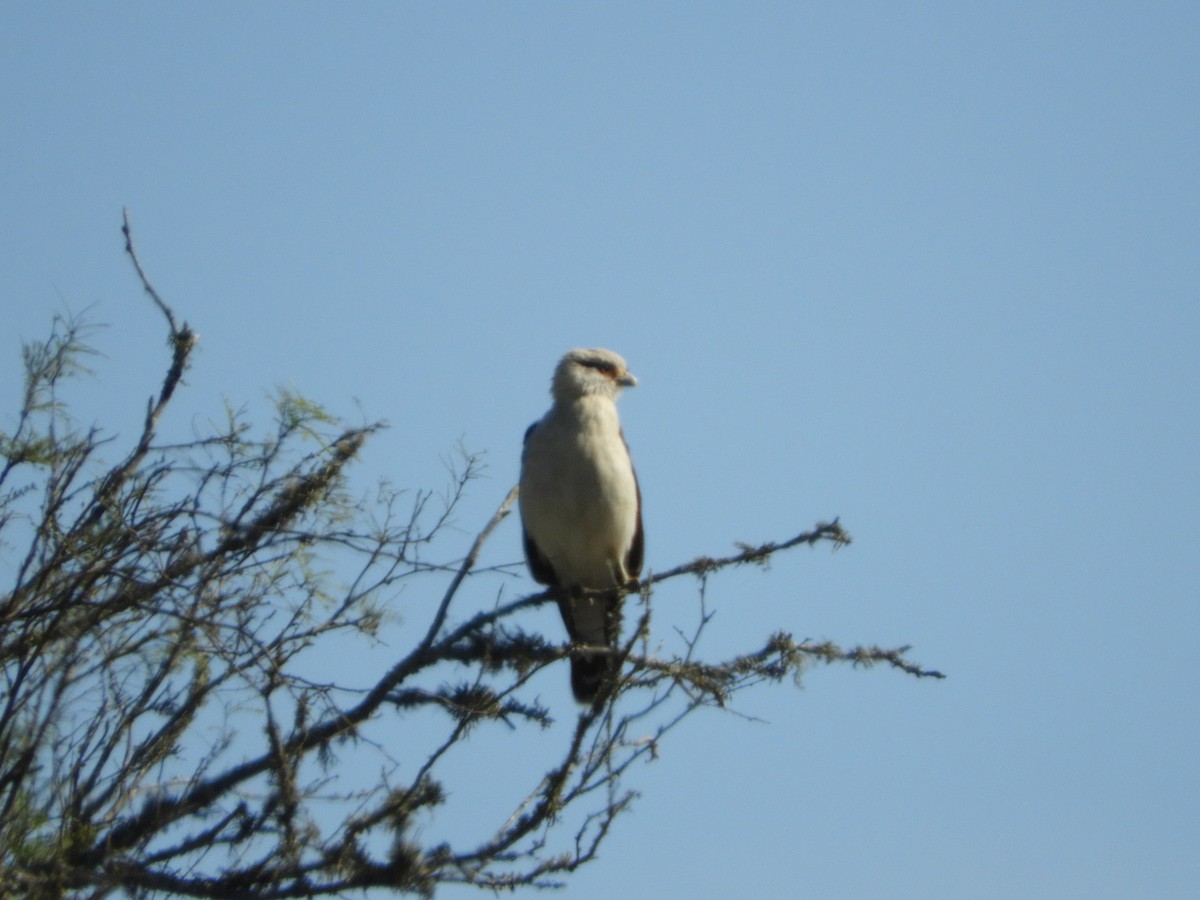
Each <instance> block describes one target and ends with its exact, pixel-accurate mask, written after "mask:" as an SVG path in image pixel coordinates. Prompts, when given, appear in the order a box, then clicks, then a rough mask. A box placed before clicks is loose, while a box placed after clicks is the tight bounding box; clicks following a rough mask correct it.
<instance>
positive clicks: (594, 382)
mask: <svg viewBox="0 0 1200 900" xmlns="http://www.w3.org/2000/svg"><path fill="white" fill-rule="evenodd" d="M635 385H637V379H636V378H634V377H633V373H631V372H630V371H629V368H628V367H627V366H626V365H625V360H624V359H622V358H621V356H620V355H619V354H616V353H613V352H612V351H611V350H604V349H601V348H598V347H597V348H593V349H591V350H572V351H571V352H570V353H568V354H567V355H566V356H564V357H563V358H562V359H561V360H559V363H558V368H556V369H555V370H554V383H553V386H552V387H551V393H553V394H554V399H555V400H560V401H563V402H570V401H572V400H575V399H578V398H579V397H584V396H587V395H597V394H598V395H600V396H603V397H610V398H612V399H614V400H615V399H616V398H617V395H618V394H620V393H621V388H624V387H634V386H635Z"/></svg>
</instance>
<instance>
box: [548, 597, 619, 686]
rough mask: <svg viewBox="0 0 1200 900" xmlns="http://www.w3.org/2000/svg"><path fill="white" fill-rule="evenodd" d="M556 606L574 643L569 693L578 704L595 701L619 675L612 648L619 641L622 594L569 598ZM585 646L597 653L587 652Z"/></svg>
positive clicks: (616, 659) (617, 660)
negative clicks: (595, 650) (560, 611)
mask: <svg viewBox="0 0 1200 900" xmlns="http://www.w3.org/2000/svg"><path fill="white" fill-rule="evenodd" d="M559 605H560V609H561V610H562V613H563V619H564V620H565V621H566V623H567V632H568V633H569V634H570V636H571V640H572V641H574V642H575V644H576V649H575V652H574V653H573V654H572V656H571V692H572V693H573V694H574V695H575V699H576V701H578V702H579V703H595V702H596V700H597V698H599V697H600V696H602V695H603V693H604V688H605V686H606V685H609V684H611V683H613V682H615V681H616V679H617V676H618V675H619V674H620V659H619V657H618V656H617V654H616V653H615V652H613V651H615V650H616V649H617V648H618V647H619V646H620V640H621V595H620V594H619V593H617V592H615V591H614V592H613V593H612V594H611V595H608V596H605V597H602V598H600V597H593V598H591V599H589V600H583V599H580V598H578V597H573V598H572V597H568V598H564V599H563V600H560V604H559ZM579 645H582V646H579ZM588 645H590V646H592V647H596V648H597V649H598V651H599V652H589V650H588ZM600 648H607V652H606V650H605V649H600Z"/></svg>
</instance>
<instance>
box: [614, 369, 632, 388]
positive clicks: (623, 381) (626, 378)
mask: <svg viewBox="0 0 1200 900" xmlns="http://www.w3.org/2000/svg"><path fill="white" fill-rule="evenodd" d="M617 384H619V385H620V386H621V387H637V379H636V378H634V377H633V373H632V372H626V373H625V374H624V375H622V376H621V377H620V378H618V379H617Z"/></svg>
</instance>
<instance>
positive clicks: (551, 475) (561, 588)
mask: <svg viewBox="0 0 1200 900" xmlns="http://www.w3.org/2000/svg"><path fill="white" fill-rule="evenodd" d="M637 383H638V382H637V379H636V378H635V377H634V376H633V375H632V374H631V373H630V371H629V368H628V366H626V364H625V360H624V359H622V358H621V356H620V355H618V354H617V353H614V352H613V351H611V350H604V349H600V348H593V349H575V350H571V351H570V352H569V353H567V354H566V355H565V356H563V358H562V359H561V360H560V361H559V363H558V365H557V367H556V368H555V370H554V377H553V379H552V381H551V389H550V393H551V396H552V398H553V403H552V404H551V406H550V409H549V411H548V412H547V413H546V414H545V415H544V416H543V417H542V418H541V419H539V420H538V421H537V422H534V423H533V424H532V425H530V426H529V429H528V430H527V431H526V432H525V443H524V449H523V451H522V454H521V480H520V486H519V490H518V497H519V504H520V511H521V526H522V531H523V539H524V548H525V561H526V563H527V564H528V566H529V572H530V574H531V575H532V576H533V578H534V580H535V581H537V582H539V583H540V584H544V585H547V586H549V587H550V588H552V589H554V590H555V591H556V592H557V595H558V596H557V600H558V606H559V611H560V612H561V613H562V617H563V622H564V623H565V625H566V627H567V634H568V635H569V637H570V639H571V641H572V643H574V644H576V645H578V647H581V648H586V647H603V648H605V649H606V650H607V651H609V652H605V653H600V654H596V653H591V654H589V653H587V652H586V650H581V649H577V650H576V652H575V653H573V654H572V656H571V690H572V693H573V694H574V695H575V699H576V701H578V702H579V703H583V704H592V703H595V702H596V701H597V698H598V696H599V695H600V694H601V690H602V688H603V687H604V686H605V684H606V682H611V680H612V678H613V677H614V676H615V675H616V672H617V657H616V656H615V655H614V653H613V652H611V651H613V650H615V648H616V646H617V642H618V640H619V638H620V627H621V620H620V615H621V599H622V597H623V596H624V593H623V592H624V590H626V589H627V588H628V587H630V586H631V585H633V584H636V582H637V578H638V576H639V575H640V574H641V571H642V561H643V558H644V555H645V538H644V535H643V533H642V493H641V488H640V486H639V485H638V479H637V473H636V472H635V471H634V468H633V461H632V459H631V458H630V455H629V446H628V444H626V443H625V435H624V433H623V432H622V430H621V422H620V419H619V417H618V415H617V405H616V400H617V397H618V396H619V395H620V393H621V390H622V388H629V387H634V386H636V385H637ZM591 591H607V592H609V593H607V594H604V595H601V596H596V595H592V596H586V593H587V592H591Z"/></svg>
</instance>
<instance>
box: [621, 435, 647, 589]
mask: <svg viewBox="0 0 1200 900" xmlns="http://www.w3.org/2000/svg"><path fill="white" fill-rule="evenodd" d="M621 443H622V444H624V445H625V455H626V456H629V468H630V469H632V470H633V489H634V490H635V491H637V528H635V529H634V531H633V541H632V543H630V545H629V552H628V553H626V554H625V574H626V575H628V576H629V577H630V578H637V577H638V576H639V575H641V574H642V563H643V562H644V561H645V557H646V535H645V534H644V533H643V532H642V486H641V485H640V484H639V483H638V477H637V469H635V468H634V466H633V456H632V455H631V454H630V453H629V442H628V441H627V440H625V432H624V430H622V431H621Z"/></svg>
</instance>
